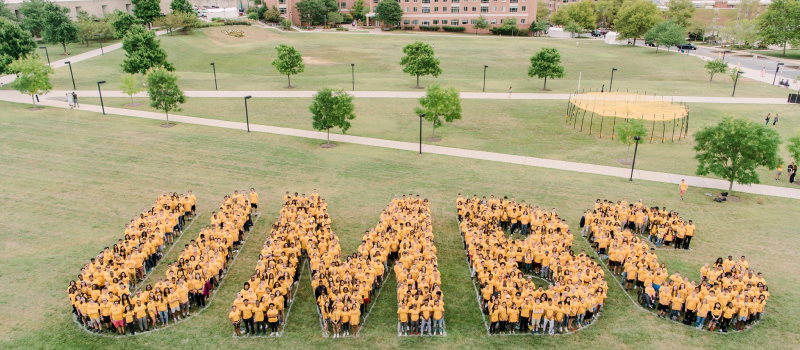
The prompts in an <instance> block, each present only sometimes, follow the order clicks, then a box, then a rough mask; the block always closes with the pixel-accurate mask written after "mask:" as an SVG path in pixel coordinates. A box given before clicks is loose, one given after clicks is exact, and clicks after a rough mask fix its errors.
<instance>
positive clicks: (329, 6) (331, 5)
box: [322, 0, 339, 13]
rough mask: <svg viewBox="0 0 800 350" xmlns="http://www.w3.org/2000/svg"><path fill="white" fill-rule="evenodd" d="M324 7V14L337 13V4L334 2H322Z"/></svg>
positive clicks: (324, 0)
mask: <svg viewBox="0 0 800 350" xmlns="http://www.w3.org/2000/svg"><path fill="white" fill-rule="evenodd" d="M322 3H323V4H324V5H325V13H331V12H337V13H338V12H339V3H338V2H337V1H336V0H322Z"/></svg>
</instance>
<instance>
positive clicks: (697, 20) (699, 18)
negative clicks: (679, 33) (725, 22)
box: [687, 9, 718, 42]
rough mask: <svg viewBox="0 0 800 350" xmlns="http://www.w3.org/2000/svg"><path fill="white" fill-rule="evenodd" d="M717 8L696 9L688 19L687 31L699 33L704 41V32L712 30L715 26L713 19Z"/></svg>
mask: <svg viewBox="0 0 800 350" xmlns="http://www.w3.org/2000/svg"><path fill="white" fill-rule="evenodd" d="M717 12H718V11H717V10H716V9H700V10H697V11H696V12H695V14H694V16H692V18H690V19H689V26H688V27H687V29H689V32H691V33H695V34H696V35H699V36H700V37H701V38H702V39H703V41H704V42H705V41H706V33H708V32H712V31H714V29H715V28H716V27H717V26H716V24H715V23H714V22H715V19H716V17H717Z"/></svg>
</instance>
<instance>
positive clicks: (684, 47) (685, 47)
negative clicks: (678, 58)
mask: <svg viewBox="0 0 800 350" xmlns="http://www.w3.org/2000/svg"><path fill="white" fill-rule="evenodd" d="M675 47H677V48H678V49H680V50H697V46H694V44H692V43H684V44H680V45H675Z"/></svg>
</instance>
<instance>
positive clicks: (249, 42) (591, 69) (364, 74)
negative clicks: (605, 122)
mask: <svg viewBox="0 0 800 350" xmlns="http://www.w3.org/2000/svg"><path fill="white" fill-rule="evenodd" d="M225 29H226V28H206V29H202V30H197V31H194V32H193V33H192V34H190V35H182V34H174V35H171V36H170V35H163V36H161V37H160V40H161V43H162V46H163V47H164V48H165V49H166V51H167V53H168V54H169V61H171V62H172V63H174V65H175V67H176V69H177V72H178V74H179V76H180V78H181V80H180V84H181V86H182V87H183V88H184V89H187V90H213V89H214V75H213V71H212V67H211V66H210V63H211V62H215V63H216V69H217V79H218V84H219V89H220V90H281V89H283V88H284V87H285V86H287V84H288V82H287V77H286V76H285V75H281V74H280V73H278V72H277V71H276V70H275V68H274V67H273V66H272V65H271V64H270V63H271V62H272V60H273V59H275V57H276V51H275V47H276V46H278V45H279V44H286V45H292V46H294V47H295V48H297V49H298V50H299V51H300V52H301V53H302V55H303V57H304V62H305V65H306V67H305V71H304V72H303V73H300V74H298V75H295V76H292V85H293V86H296V88H297V89H300V90H318V89H321V88H324V87H331V88H336V87H338V88H344V89H351V88H352V78H353V76H352V74H353V69H351V63H354V64H355V67H354V72H355V88H356V89H357V90H362V91H366V90H382V91H412V90H413V87H414V86H415V85H416V81H415V77H413V76H409V75H408V74H406V73H403V71H402V67H401V66H400V64H399V62H400V59H401V57H402V56H403V52H402V49H403V47H404V46H405V45H408V44H410V43H413V42H414V41H416V40H420V41H424V42H426V43H429V44H434V45H435V46H436V48H435V50H436V57H437V58H439V59H440V60H441V68H442V71H443V73H442V75H440V76H439V77H438V78H434V77H432V76H427V77H422V78H420V84H421V85H422V86H426V85H430V84H435V83H439V84H452V85H454V86H456V87H457V88H459V89H460V90H461V91H473V92H477V91H482V89H483V73H484V69H483V66H484V65H487V66H489V68H488V69H487V71H486V91H487V92H507V91H508V88H509V86H512V87H513V91H515V92H540V89H541V88H542V87H543V85H544V81H543V79H538V78H529V77H528V75H527V71H528V67H529V66H530V57H531V56H533V55H534V54H535V53H536V52H537V51H538V50H540V49H541V48H542V47H555V48H557V49H558V50H559V51H560V52H561V56H562V60H563V64H564V66H565V67H566V70H567V76H566V77H564V78H562V79H549V80H548V82H547V88H548V89H552V92H554V93H571V92H574V91H576V89H577V88H578V80H579V77H580V87H581V89H585V90H589V89H594V90H597V89H600V88H601V87H602V86H603V85H605V88H606V89H607V88H608V87H609V84H610V77H611V69H612V68H617V69H619V70H618V71H617V72H616V73H615V75H614V84H613V87H614V89H619V90H620V91H626V90H628V91H632V92H636V91H638V92H640V93H644V92H647V93H648V94H653V93H656V94H658V95H694V96H730V94H731V90H732V86H733V81H732V80H731V79H730V78H729V77H727V76H725V75H718V76H717V77H715V79H714V81H713V82H708V75H707V74H706V72H705V70H704V68H703V65H704V62H703V61H702V60H700V59H698V58H695V57H688V56H685V55H680V54H678V53H674V52H671V53H668V52H666V51H664V52H661V51H660V52H655V51H654V50H651V49H649V48H643V47H630V46H627V45H609V44H605V43H604V42H603V41H602V40H580V44H579V46H576V45H575V43H576V41H575V40H565V39H548V38H524V37H522V38H521V37H514V38H511V37H488V36H478V37H475V36H470V35H455V36H449V35H424V34H423V35H412V34H396V35H393V34H386V35H369V34H344V33H280V32H276V31H273V30H269V29H263V28H257V27H241V26H237V27H236V29H241V30H244V32H245V36H244V37H243V38H235V37H232V36H228V35H225V34H223V33H222V30H225ZM228 29H230V28H228ZM95 45H96V44H95ZM124 57H125V52H124V50H117V51H114V52H110V53H107V54H106V55H104V56H101V57H96V58H93V59H91V60H87V61H83V62H80V63H76V64H74V65H73V69H74V74H75V79H76V86H77V89H78V90H88V89H92V90H93V89H96V88H97V85H96V83H97V82H98V81H102V80H105V81H107V82H108V84H107V85H105V86H104V89H112V90H116V89H118V85H119V84H118V83H119V78H120V76H121V75H122V70H121V68H120V64H121V63H122V60H123V59H124ZM53 85H54V88H55V89H71V86H72V83H71V80H70V75H69V70H68V69H57V70H56V74H55V75H54V77H53ZM736 91H737V96H750V97H785V96H786V91H785V90H781V88H778V87H773V86H770V85H768V84H763V83H759V82H754V81H751V80H749V79H747V78H746V77H743V79H740V81H739V84H738V87H737V89H736Z"/></svg>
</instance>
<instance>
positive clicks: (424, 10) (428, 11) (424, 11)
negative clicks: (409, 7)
mask: <svg viewBox="0 0 800 350" xmlns="http://www.w3.org/2000/svg"><path fill="white" fill-rule="evenodd" d="M422 13H431V8H430V7H423V8H422Z"/></svg>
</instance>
